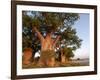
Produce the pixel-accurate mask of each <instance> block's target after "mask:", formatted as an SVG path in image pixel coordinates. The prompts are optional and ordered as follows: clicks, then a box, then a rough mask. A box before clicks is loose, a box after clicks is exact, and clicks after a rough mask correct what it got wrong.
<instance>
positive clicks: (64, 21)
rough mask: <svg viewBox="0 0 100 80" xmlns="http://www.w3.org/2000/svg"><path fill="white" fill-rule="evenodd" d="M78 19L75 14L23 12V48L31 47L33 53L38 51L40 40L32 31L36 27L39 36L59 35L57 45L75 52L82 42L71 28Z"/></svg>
mask: <svg viewBox="0 0 100 80" xmlns="http://www.w3.org/2000/svg"><path fill="white" fill-rule="evenodd" d="M78 19H79V14H77V13H56V12H39V11H23V12H22V23H23V25H22V26H23V32H22V34H23V41H22V42H23V48H26V47H31V48H33V49H34V52H36V51H38V50H40V48H41V44H40V40H39V39H38V38H37V35H36V33H35V32H34V30H33V27H37V29H38V30H39V31H40V33H41V34H44V33H45V34H47V33H48V32H52V33H53V35H54V36H57V35H61V39H60V42H59V45H61V44H63V45H64V46H70V47H71V48H72V50H76V49H77V48H79V47H80V46H81V41H82V40H81V39H80V38H79V37H78V36H77V34H76V33H77V31H76V29H74V28H73V27H72V26H73V25H74V23H75V22H76V21H77V20H78Z"/></svg>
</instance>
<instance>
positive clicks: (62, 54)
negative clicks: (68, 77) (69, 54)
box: [61, 50, 66, 63]
mask: <svg viewBox="0 0 100 80" xmlns="http://www.w3.org/2000/svg"><path fill="white" fill-rule="evenodd" d="M65 62H66V57H65V55H64V53H63V50H61V63H65Z"/></svg>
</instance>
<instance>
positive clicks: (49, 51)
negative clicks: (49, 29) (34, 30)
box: [39, 35, 55, 67]
mask: <svg viewBox="0 0 100 80" xmlns="http://www.w3.org/2000/svg"><path fill="white" fill-rule="evenodd" d="M42 55H44V56H42ZM51 55H55V53H54V46H53V40H52V38H51V35H49V36H46V38H45V39H44V40H43V41H41V55H40V60H39V62H40V64H41V65H44V66H51V67H53V66H54V64H55V56H51ZM45 56H46V57H45Z"/></svg>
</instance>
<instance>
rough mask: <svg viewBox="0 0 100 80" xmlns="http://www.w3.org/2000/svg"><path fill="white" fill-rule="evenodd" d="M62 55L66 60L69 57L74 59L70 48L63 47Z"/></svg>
mask: <svg viewBox="0 0 100 80" xmlns="http://www.w3.org/2000/svg"><path fill="white" fill-rule="evenodd" d="M63 53H64V55H65V56H66V58H68V59H69V58H71V57H74V53H73V51H72V49H71V48H67V47H64V48H63Z"/></svg>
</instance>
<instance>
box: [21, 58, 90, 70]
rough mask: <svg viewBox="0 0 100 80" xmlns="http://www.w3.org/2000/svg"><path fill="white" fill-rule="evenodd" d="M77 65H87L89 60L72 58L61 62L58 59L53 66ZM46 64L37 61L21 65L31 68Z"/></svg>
mask: <svg viewBox="0 0 100 80" xmlns="http://www.w3.org/2000/svg"><path fill="white" fill-rule="evenodd" d="M75 66H76V67H77V66H89V60H88V59H87V60H72V61H68V62H65V63H61V62H59V61H56V62H55V66H54V67H75ZM47 67H48V66H42V67H41V66H40V65H39V64H38V62H32V63H31V64H29V65H22V68H23V69H31V68H47Z"/></svg>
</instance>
